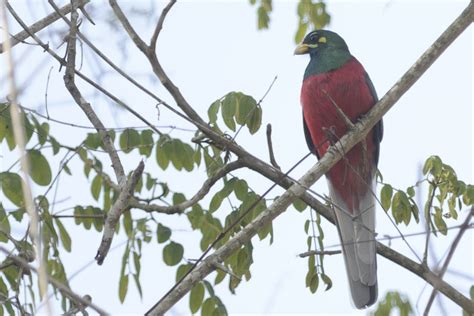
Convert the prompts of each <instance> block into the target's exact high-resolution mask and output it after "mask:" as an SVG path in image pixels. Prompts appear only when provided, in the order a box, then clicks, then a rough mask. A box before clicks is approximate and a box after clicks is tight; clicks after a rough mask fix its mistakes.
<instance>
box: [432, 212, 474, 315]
mask: <svg viewBox="0 0 474 316" xmlns="http://www.w3.org/2000/svg"><path fill="white" fill-rule="evenodd" d="M473 216H474V206H473V207H471V210H470V211H469V214H467V216H466V219H465V220H464V222H463V224H462V225H461V229H459V232H458V234H457V235H456V237H455V238H454V240H453V243H452V244H451V247H449V253H448V256H447V257H446V260H445V261H444V264H443V266H442V267H441V270H440V271H439V273H438V277H439V278H440V279H442V278H443V276H444V274H445V273H446V270H447V269H448V266H449V262H451V259H452V257H453V255H454V252H455V251H456V248H457V247H458V245H459V242H460V241H461V238H462V236H463V235H464V233H465V232H466V230H467V229H468V227H469V222H470V221H471V218H472V217H473ZM428 234H429V231H428ZM436 294H438V291H437V290H436V288H433V291H432V292H431V295H430V298H429V299H428V303H426V308H425V311H424V312H423V315H424V316H428V315H429V312H430V309H431V305H433V301H434V299H435V297H436Z"/></svg>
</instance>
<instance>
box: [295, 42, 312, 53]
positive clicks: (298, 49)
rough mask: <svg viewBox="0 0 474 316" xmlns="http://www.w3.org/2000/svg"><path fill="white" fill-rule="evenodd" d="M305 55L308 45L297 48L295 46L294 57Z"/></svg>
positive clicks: (307, 51) (300, 45)
mask: <svg viewBox="0 0 474 316" xmlns="http://www.w3.org/2000/svg"><path fill="white" fill-rule="evenodd" d="M307 53H309V45H308V44H303V43H301V44H299V45H298V46H296V48H295V52H294V54H295V55H304V54H307Z"/></svg>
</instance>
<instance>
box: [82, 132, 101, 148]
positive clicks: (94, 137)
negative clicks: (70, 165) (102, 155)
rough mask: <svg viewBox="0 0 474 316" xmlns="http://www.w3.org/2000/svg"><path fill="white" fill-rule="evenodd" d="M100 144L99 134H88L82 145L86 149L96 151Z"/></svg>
mask: <svg viewBox="0 0 474 316" xmlns="http://www.w3.org/2000/svg"><path fill="white" fill-rule="evenodd" d="M101 144H102V140H101V139H100V136H99V134H97V133H88V134H87V137H86V140H85V141H84V145H86V147H89V148H92V149H97V148H99V146H100V145H101Z"/></svg>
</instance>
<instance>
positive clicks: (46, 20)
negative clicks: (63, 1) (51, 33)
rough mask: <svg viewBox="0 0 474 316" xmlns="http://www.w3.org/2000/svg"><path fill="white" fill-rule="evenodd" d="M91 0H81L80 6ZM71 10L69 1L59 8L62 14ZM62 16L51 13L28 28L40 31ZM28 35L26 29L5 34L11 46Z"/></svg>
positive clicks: (0, 47)
mask: <svg viewBox="0 0 474 316" xmlns="http://www.w3.org/2000/svg"><path fill="white" fill-rule="evenodd" d="M89 1H90V0H79V3H78V4H79V6H80V7H82V6H84V5H85V4H87V3H88V2H89ZM71 10H72V5H71V4H70V3H69V4H67V5H65V6H64V7H62V8H61V9H59V12H61V14H62V15H65V14H68V13H69V12H71ZM60 17H61V15H60V14H58V13H57V12H55V13H51V14H50V15H48V16H47V17H45V18H44V19H41V20H39V21H38V22H36V23H33V24H32V25H30V26H29V27H28V29H29V31H30V32H31V33H33V34H35V33H38V32H39V31H41V30H42V29H44V28H45V27H47V26H49V25H51V24H52V23H54V22H55V21H57V20H58V19H59V18H60ZM28 37H30V34H29V33H28V32H27V31H25V30H23V31H21V32H20V33H18V34H15V35H13V36H11V37H9V36H8V35H6V36H5V38H8V40H9V42H10V43H11V44H10V46H11V47H13V46H15V45H16V44H18V43H22V42H23V41H24V40H25V39H27V38H28ZM6 41H7V40H5V42H3V43H1V44H0V54H1V53H3V52H4V51H5V43H6Z"/></svg>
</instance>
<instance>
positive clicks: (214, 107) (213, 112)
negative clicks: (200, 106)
mask: <svg viewBox="0 0 474 316" xmlns="http://www.w3.org/2000/svg"><path fill="white" fill-rule="evenodd" d="M220 106H221V101H220V100H216V101H214V102H213V103H212V104H211V106H210V107H209V109H208V110H207V115H208V116H209V122H210V123H216V121H217V112H219V108H220Z"/></svg>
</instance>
